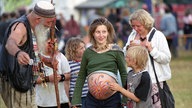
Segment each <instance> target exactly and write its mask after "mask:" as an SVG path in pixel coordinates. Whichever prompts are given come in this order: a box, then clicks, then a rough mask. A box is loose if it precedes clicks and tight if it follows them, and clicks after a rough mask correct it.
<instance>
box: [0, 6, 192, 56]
mask: <svg viewBox="0 0 192 108" xmlns="http://www.w3.org/2000/svg"><path fill="white" fill-rule="evenodd" d="M142 8H144V7H142ZM168 8H169V9H168ZM144 9H146V10H147V8H144ZM130 10H131V9H128V8H117V9H115V8H111V9H109V12H108V14H107V15H96V11H94V13H93V12H92V11H91V12H90V13H92V14H91V15H90V16H88V17H89V18H88V19H89V21H87V23H88V24H90V23H91V21H93V19H94V18H98V17H100V16H104V17H106V18H107V19H108V20H109V21H110V22H111V23H112V24H113V26H114V29H115V32H116V38H115V40H114V41H115V42H116V43H117V44H118V45H120V47H123V46H124V45H125V43H126V41H127V38H128V36H129V34H130V32H131V31H132V28H131V25H129V15H130V13H131V12H130ZM30 11H31V9H30V10H26V9H25V8H21V9H18V11H13V12H4V13H2V15H1V16H0V19H1V21H0V34H1V35H0V40H1V41H2V40H3V35H4V32H5V30H6V27H7V26H8V25H9V23H10V22H11V21H13V20H14V19H16V18H18V17H19V16H21V15H23V14H26V13H28V12H30ZM164 11H165V13H164V14H163V15H161V16H159V17H158V18H157V20H158V21H160V22H158V21H157V22H155V23H157V24H158V26H157V29H159V30H163V32H164V33H165V35H166V37H167V40H168V43H169V46H170V48H171V51H172V53H173V56H174V57H177V56H178V51H177V50H178V46H179V43H178V38H179V34H178V32H179V30H181V31H183V33H184V34H192V30H191V29H190V28H192V27H191V26H192V20H191V19H192V17H191V16H192V12H191V9H190V8H189V9H186V12H185V16H184V17H183V24H184V26H183V28H179V25H178V19H177V13H176V12H175V11H174V10H173V7H172V5H171V4H166V5H165V6H164ZM155 12H156V10H155ZM159 12H160V11H159ZM159 12H157V13H159ZM157 13H155V14H157ZM168 13H170V14H169V15H171V16H172V17H173V18H174V20H175V21H174V20H169V18H168V17H166V19H168V21H172V23H170V22H169V24H170V26H169V25H165V22H166V21H165V16H167V15H168ZM74 17H75V16H74V15H73V14H72V15H71V17H70V19H69V20H66V19H65V16H64V15H63V13H58V14H57V22H56V26H57V31H56V34H57V36H58V40H61V41H60V46H59V50H60V51H61V52H62V53H65V51H64V47H65V44H66V42H67V40H68V39H69V38H70V37H76V36H79V37H86V35H87V29H86V27H83V26H82V25H81V24H80V22H78V21H76V20H75V18H74ZM159 18H160V20H159ZM91 19H92V20H91ZM173 24H174V26H173ZM155 25H156V24H155ZM88 26H89V25H88ZM165 27H167V28H170V29H172V31H173V28H174V32H172V31H170V32H172V34H171V33H167V32H169V31H168V30H170V29H166V28H165ZM165 30H166V31H165ZM170 35H172V36H170ZM173 35H174V36H173ZM170 37H171V38H170ZM1 43H2V42H1ZM171 43H172V45H171ZM184 44H185V45H184V47H185V49H186V50H191V49H192V48H191V46H192V38H191V36H188V37H187V38H186V41H185V42H184Z"/></svg>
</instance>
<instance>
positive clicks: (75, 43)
mask: <svg viewBox="0 0 192 108" xmlns="http://www.w3.org/2000/svg"><path fill="white" fill-rule="evenodd" d="M80 43H83V44H85V43H84V41H83V40H82V39H81V38H79V37H71V38H70V39H69V40H68V41H67V43H66V46H65V56H66V58H67V59H68V60H74V59H75V57H76V53H77V49H78V48H79V46H80Z"/></svg>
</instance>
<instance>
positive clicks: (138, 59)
mask: <svg viewBox="0 0 192 108" xmlns="http://www.w3.org/2000/svg"><path fill="white" fill-rule="evenodd" d="M126 56H129V57H130V59H132V60H134V61H135V63H136V64H135V65H136V66H137V68H140V69H144V68H145V67H146V65H147V62H148V51H147V49H146V48H145V47H143V46H132V47H129V49H128V50H127V51H126Z"/></svg>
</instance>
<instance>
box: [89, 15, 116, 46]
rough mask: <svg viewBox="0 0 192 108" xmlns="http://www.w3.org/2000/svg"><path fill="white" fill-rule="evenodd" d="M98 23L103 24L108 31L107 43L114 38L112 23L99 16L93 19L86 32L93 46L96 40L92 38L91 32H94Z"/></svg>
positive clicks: (111, 41)
mask: <svg viewBox="0 0 192 108" xmlns="http://www.w3.org/2000/svg"><path fill="white" fill-rule="evenodd" d="M100 25H105V26H106V27H107V30H108V32H109V36H108V37H107V44H110V43H113V41H114V38H115V30H114V28H113V25H112V24H111V22H109V21H108V20H107V19H106V18H104V17H101V18H97V19H95V20H94V21H93V22H92V23H91V25H90V27H89V32H88V34H89V37H90V41H91V43H92V44H93V46H96V41H95V39H94V35H93V34H94V33H95V30H96V28H97V27H98V26H100Z"/></svg>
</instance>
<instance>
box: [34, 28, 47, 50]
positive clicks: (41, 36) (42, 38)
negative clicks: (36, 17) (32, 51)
mask: <svg viewBox="0 0 192 108" xmlns="http://www.w3.org/2000/svg"><path fill="white" fill-rule="evenodd" d="M49 31H50V28H48V27H45V26H43V25H42V24H39V25H37V26H36V27H35V35H36V38H37V46H38V50H39V53H44V52H45V48H46V41H47V39H48V36H49Z"/></svg>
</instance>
